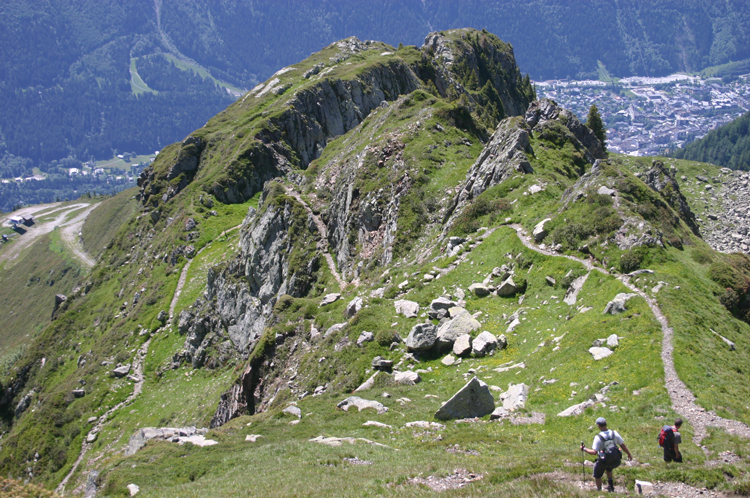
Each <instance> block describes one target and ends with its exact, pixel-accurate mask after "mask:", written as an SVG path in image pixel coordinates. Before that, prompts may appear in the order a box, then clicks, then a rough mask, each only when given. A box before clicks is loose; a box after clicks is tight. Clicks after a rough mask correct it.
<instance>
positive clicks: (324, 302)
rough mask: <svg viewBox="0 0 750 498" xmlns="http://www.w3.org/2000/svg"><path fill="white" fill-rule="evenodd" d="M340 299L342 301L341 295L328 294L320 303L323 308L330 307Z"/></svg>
mask: <svg viewBox="0 0 750 498" xmlns="http://www.w3.org/2000/svg"><path fill="white" fill-rule="evenodd" d="M339 299H341V294H338V293H333V294H326V295H325V296H323V300H322V301H320V306H321V307H323V306H328V305H329V304H332V303H335V302H336V301H338V300H339Z"/></svg>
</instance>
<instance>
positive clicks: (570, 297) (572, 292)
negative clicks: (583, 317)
mask: <svg viewBox="0 0 750 498" xmlns="http://www.w3.org/2000/svg"><path fill="white" fill-rule="evenodd" d="M588 278H589V274H588V273H587V274H586V275H584V276H582V277H578V278H577V279H575V280H573V282H572V283H571V284H570V287H568V290H567V291H566V292H565V297H564V298H563V302H564V303H565V304H567V305H569V306H573V305H574V304H575V303H576V301H577V300H578V293H579V292H580V291H581V289H582V288H583V284H585V283H586V279H588Z"/></svg>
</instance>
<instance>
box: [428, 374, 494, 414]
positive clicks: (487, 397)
mask: <svg viewBox="0 0 750 498" xmlns="http://www.w3.org/2000/svg"><path fill="white" fill-rule="evenodd" d="M494 410H495V399H494V398H493V397H492V393H490V389H489V387H487V384H485V383H484V382H482V381H481V380H479V379H478V378H476V377H474V378H473V379H471V380H470V381H469V382H468V383H467V384H466V385H465V386H464V387H462V388H461V389H460V390H459V391H458V392H457V393H456V394H454V395H453V397H452V398H451V399H449V400H448V401H447V402H446V403H445V404H444V405H443V406H441V407H440V409H439V410H438V411H437V412H436V413H435V418H436V419H438V420H451V419H460V418H473V417H483V416H485V415H489V414H490V413H492V412H493V411H494Z"/></svg>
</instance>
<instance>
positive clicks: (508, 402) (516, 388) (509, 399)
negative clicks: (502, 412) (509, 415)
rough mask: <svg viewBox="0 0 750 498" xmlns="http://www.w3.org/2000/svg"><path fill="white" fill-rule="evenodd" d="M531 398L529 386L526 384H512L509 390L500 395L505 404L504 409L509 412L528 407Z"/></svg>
mask: <svg viewBox="0 0 750 498" xmlns="http://www.w3.org/2000/svg"><path fill="white" fill-rule="evenodd" d="M528 398H529V386H527V385H526V384H512V385H510V386H509V387H508V390H507V391H505V392H504V393H503V394H501V395H500V399H501V400H502V402H503V408H505V409H506V410H508V411H509V412H512V411H515V410H518V409H520V408H523V407H524V406H526V400H527V399H528Z"/></svg>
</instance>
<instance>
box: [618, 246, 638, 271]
mask: <svg viewBox="0 0 750 498" xmlns="http://www.w3.org/2000/svg"><path fill="white" fill-rule="evenodd" d="M642 262H643V254H642V253H641V251H636V250H634V249H631V250H629V251H627V252H624V253H623V254H622V256H620V271H621V272H622V273H630V272H633V271H635V270H637V269H638V268H640V267H641V263H642Z"/></svg>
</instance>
